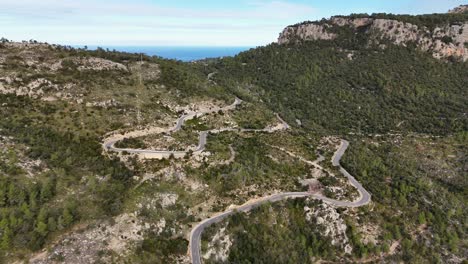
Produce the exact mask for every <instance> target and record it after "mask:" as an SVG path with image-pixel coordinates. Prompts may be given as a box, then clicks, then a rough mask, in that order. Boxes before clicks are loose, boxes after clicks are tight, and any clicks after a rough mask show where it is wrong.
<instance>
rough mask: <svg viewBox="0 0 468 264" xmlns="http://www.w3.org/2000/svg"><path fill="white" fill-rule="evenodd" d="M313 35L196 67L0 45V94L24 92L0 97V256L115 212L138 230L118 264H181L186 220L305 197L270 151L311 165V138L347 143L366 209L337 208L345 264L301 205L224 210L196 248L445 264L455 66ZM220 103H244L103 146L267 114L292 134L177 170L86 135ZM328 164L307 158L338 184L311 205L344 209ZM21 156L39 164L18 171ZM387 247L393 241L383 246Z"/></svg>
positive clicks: (457, 174)
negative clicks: (254, 201) (222, 235)
mask: <svg viewBox="0 0 468 264" xmlns="http://www.w3.org/2000/svg"><path fill="white" fill-rule="evenodd" d="M357 17H373V18H388V19H397V20H400V21H404V22H409V23H413V24H416V25H418V26H420V27H422V26H426V27H427V28H430V29H433V28H435V27H436V26H440V25H443V24H455V23H457V22H459V21H466V20H467V14H453V15H424V16H404V15H403V16H402V15H387V14H373V15H371V16H369V15H359V14H358V15H352V16H351V18H357ZM322 22H324V21H322ZM317 23H321V22H317ZM328 30H329V31H331V32H334V33H338V36H339V37H338V38H336V39H334V40H330V41H313V42H312V41H308V42H298V43H295V44H288V45H277V44H271V45H268V46H266V47H260V48H256V49H252V50H249V51H246V52H243V53H241V54H239V55H238V56H236V57H233V58H223V59H222V60H221V59H212V60H206V61H203V62H196V63H182V62H179V61H174V60H164V59H161V58H158V57H148V56H141V55H140V54H128V53H122V52H115V51H107V50H103V49H98V50H96V51H87V50H83V49H72V48H69V47H61V46H58V47H53V46H46V45H37V46H33V47H14V46H12V45H10V44H9V43H6V40H0V41H1V42H4V43H2V44H0V55H1V56H2V57H1V58H2V59H4V60H2V63H1V67H0V73H1V75H2V77H3V76H4V77H5V78H2V79H1V80H0V85H2V87H3V86H5V87H7V88H8V89H10V88H11V89H18V90H19V89H23V88H24V89H26V88H27V89H29V90H28V91H27V92H29V93H31V94H30V95H29V96H15V95H0V105H1V108H0V114H1V116H2V118H1V119H0V136H1V138H0V139H3V138H8V142H7V143H8V144H7V143H5V146H7V147H6V148H5V150H2V151H0V253H1V255H2V257H1V258H0V262H1V261H5V262H12V260H17V259H23V258H24V259H26V258H28V257H29V255H30V253H31V252H32V251H36V250H40V249H42V248H44V247H46V246H48V245H50V243H51V242H52V241H55V240H57V239H58V238H59V237H61V236H64V237H66V236H67V232H70V231H71V230H72V228H74V227H76V226H78V224H82V223H90V222H91V223H95V222H99V221H100V220H108V221H110V222H112V221H111V220H113V219H115V218H114V217H115V216H117V215H121V214H122V213H128V212H132V213H134V212H136V214H137V217H138V218H139V220H141V221H142V223H144V224H149V225H150V228H147V229H145V230H147V231H146V232H145V233H144V234H142V235H141V238H142V239H141V240H139V241H137V242H136V243H134V244H132V246H133V247H132V248H131V252H130V254H129V255H128V256H125V257H123V258H125V260H124V261H127V262H131V263H171V262H177V261H179V260H180V258H181V257H183V256H184V255H185V253H186V252H187V246H188V242H187V240H186V234H187V233H188V232H189V231H190V229H191V228H192V227H193V224H194V223H196V222H199V221H201V220H202V219H204V218H206V217H208V216H209V215H211V214H212V213H214V212H218V211H224V210H225V209H226V208H227V206H228V205H230V204H242V203H244V202H245V201H247V200H248V199H250V198H253V197H259V196H265V195H266V194H269V193H272V192H279V191H301V190H305V189H306V188H307V187H306V186H300V184H299V181H300V180H301V179H306V178H307V179H310V178H312V174H313V172H312V167H311V166H310V165H307V164H306V163H304V162H302V161H300V160H299V159H298V158H297V157H296V158H294V157H292V156H291V155H288V154H287V153H286V152H285V151H283V150H280V149H278V148H283V149H285V150H287V151H289V152H290V153H294V154H296V155H298V156H300V157H303V158H304V159H307V160H311V161H312V160H315V159H316V158H317V155H318V153H317V148H319V144H321V138H323V137H324V136H329V135H337V136H338V137H343V138H347V139H348V140H349V141H351V147H350V149H349V150H348V152H347V153H346V155H345V156H344V159H343V164H344V167H346V169H347V170H349V172H350V173H352V174H353V175H355V176H356V178H357V179H358V180H359V181H360V182H361V183H362V184H363V186H365V188H366V189H368V190H369V192H370V193H371V194H372V204H371V205H370V206H366V207H364V208H357V209H344V208H342V209H336V212H337V213H338V215H339V217H340V218H342V219H343V220H344V221H345V222H344V223H345V225H346V227H347V229H346V230H347V231H346V234H347V237H348V238H349V244H350V246H351V247H352V249H353V250H352V253H351V254H345V253H344V250H343V248H342V246H343V245H332V243H331V240H332V239H331V238H330V236H327V235H325V234H324V230H322V228H321V227H320V226H319V225H318V224H317V219H315V218H314V217H312V220H311V221H310V222H309V220H307V219H306V215H305V214H306V213H305V211H304V207H305V206H308V207H310V208H317V207H320V206H322V205H321V204H320V202H318V201H314V200H311V201H309V200H307V199H298V200H288V201H285V202H280V203H275V204H272V205H270V204H267V205H265V206H261V207H260V208H257V209H256V210H254V211H252V212H251V213H250V214H235V215H234V216H232V217H231V218H229V219H228V220H227V221H225V222H223V223H220V224H219V225H215V226H212V227H211V228H210V229H209V230H207V232H206V233H204V237H203V239H204V244H206V241H207V240H211V238H212V236H213V234H214V233H215V232H216V231H217V229H218V228H219V227H220V226H227V232H228V234H229V236H230V237H231V238H232V241H233V245H232V247H231V249H230V251H229V258H228V262H234V263H253V262H259V263H298V262H301V263H313V262H315V261H318V260H320V259H322V260H325V261H333V262H353V261H357V260H366V261H376V262H380V261H387V262H400V261H403V262H408V263H439V262H447V260H449V259H452V258H453V259H455V258H460V259H462V258H463V257H464V255H466V248H467V242H466V241H467V238H466V224H465V222H466V221H465V220H466V218H467V216H468V214H467V210H466V208H465V207H466V206H465V205H466V204H467V202H468V201H467V199H466V198H467V190H468V186H467V183H466V162H467V160H466V156H467V153H466V149H468V143H467V134H466V131H467V130H468V118H467V116H466V109H467V105H468V94H467V89H466V87H468V79H467V78H465V76H466V72H468V64H467V63H463V62H457V61H456V60H450V61H442V60H436V59H434V58H433V57H432V56H431V54H428V53H424V52H422V51H419V50H418V49H416V47H415V45H414V44H412V43H408V45H407V46H406V47H403V46H395V45H393V44H392V43H390V41H388V40H382V41H381V42H380V44H384V45H385V48H382V47H381V46H378V45H375V44H372V43H373V42H372V41H371V39H372V37H373V36H371V35H370V34H365V33H363V29H362V28H358V29H352V28H350V27H337V26H334V27H331V28H329V29H328ZM441 40H442V41H443V42H445V43H452V42H453V39H451V38H449V37H445V38H441ZM24 50H26V51H27V52H23V51H24ZM351 55H352V56H351ZM98 58H102V59H106V60H99V59H98ZM107 60H109V61H107ZM141 60H142V61H143V62H142V63H141V62H140V61H141ZM96 61H99V63H97V62H96ZM102 65H105V66H102ZM106 65H107V66H106ZM109 65H110V66H109ZM102 67H104V68H102ZM106 67H110V68H106ZM214 72H216V74H214V75H213V74H211V75H210V73H214ZM208 75H210V76H211V77H210V78H208ZM28 87H29V88H28ZM31 87H32V88H31ZM235 95H236V96H238V97H239V98H241V99H242V100H244V103H243V104H241V105H240V106H239V108H238V109H236V110H233V111H232V112H229V113H222V112H218V113H214V114H211V115H207V116H204V117H202V118H194V119H192V120H189V121H187V122H186V123H185V126H184V128H183V129H182V130H180V131H178V132H176V133H172V134H171V135H170V136H171V137H173V138H172V139H170V138H165V136H167V135H166V134H158V135H148V136H145V137H140V138H134V139H127V140H123V141H121V142H118V143H117V144H116V146H117V147H122V148H126V147H131V148H147V147H148V146H151V147H154V148H159V147H161V148H162V149H169V150H185V149H186V148H187V146H189V145H195V144H196V143H197V142H198V132H199V131H205V130H207V129H211V128H223V127H228V126H235V125H238V127H241V128H253V129H262V128H264V127H266V126H269V125H274V124H276V123H277V122H278V121H277V119H276V117H275V115H274V113H276V112H277V113H279V114H280V115H281V117H284V118H285V120H286V121H287V122H288V123H289V124H290V125H292V126H293V129H291V130H288V131H278V132H275V133H271V134H270V133H242V132H239V131H235V132H226V133H220V134H213V135H211V134H210V135H209V136H208V143H207V151H206V152H205V153H204V154H206V155H205V156H197V157H194V158H193V159H192V160H190V162H189V158H191V155H187V157H186V158H184V159H181V160H177V159H174V158H170V159H165V160H161V161H154V160H151V161H139V160H137V159H136V158H128V159H125V160H124V162H123V161H120V160H118V159H117V157H116V155H113V154H112V153H104V154H103V148H102V145H101V143H102V139H103V138H104V137H105V135H106V134H107V133H109V132H112V131H116V130H117V131H118V132H122V133H124V132H127V131H129V130H132V129H135V128H137V127H138V128H142V127H145V126H150V125H151V126H158V125H161V126H162V127H167V123H168V120H174V119H175V118H177V117H178V116H179V114H180V113H175V111H172V110H171V109H174V106H176V105H189V104H194V103H195V104H196V103H197V102H200V101H205V102H206V101H211V102H212V101H216V102H217V103H225V104H231V103H232V99H233V98H234V96H235ZM138 113H140V114H138ZM137 117H141V118H137ZM366 135H367V136H366ZM165 139H166V141H165ZM0 143H2V144H3V142H0ZM208 152H209V153H210V154H209V155H208ZM331 152H332V150H330V149H328V150H325V149H324V150H323V151H322V153H321V154H323V155H324V156H325V157H326V159H327V161H326V162H322V163H321V166H323V167H325V168H326V169H328V170H330V171H331V172H333V173H335V174H337V176H338V177H336V178H335V177H331V176H329V175H328V174H326V173H324V175H325V176H324V177H322V178H320V179H319V181H320V183H321V185H323V186H322V187H323V193H324V194H325V195H327V196H331V197H332V195H333V193H332V191H331V187H337V186H338V187H342V188H343V189H344V193H343V194H342V196H344V197H347V198H350V197H352V196H353V195H355V194H356V191H355V190H354V189H353V188H351V187H349V186H343V183H341V182H340V179H339V177H340V176H339V175H338V173H337V171H336V170H337V169H336V168H332V166H331V165H330V162H329V160H330V158H331V155H332V153H331ZM231 157H233V159H232V160H231ZM25 160H28V161H41V162H40V163H41V164H43V165H42V166H41V167H40V168H25V167H26V166H25V165H24V163H25ZM225 161H229V162H225ZM30 171H33V172H34V173H30ZM319 174H320V173H319ZM168 193H169V194H174V195H175V196H174V197H176V198H175V199H176V201H172V200H171V199H172V198H170V197H169V198H167V197H166V198H167V199H168V200H166V201H165V202H166V204H165V205H163V202H162V200H161V199H162V198H161V197H160V196H159V195H160V194H168ZM333 210H334V209H333ZM160 221H163V222H160ZM162 223H163V224H162ZM159 225H161V226H162V227H161V228H160V227H159ZM369 226H372V227H375V230H374V231H375V234H374V240H368V239H367V235H368V234H366V231H365V230H366V227H369ZM73 232H75V231H73ZM392 245H399V247H396V248H393V249H392V250H393V251H392V250H390V248H391V246H392ZM101 253H102V255H104V254H106V252H101ZM101 253H100V254H101ZM113 254H115V255H119V253H118V252H110V253H109V255H110V256H112V257H114V255H113ZM119 257H120V256H118V257H117V258H119ZM57 260H65V257H63V256H57ZM211 262H213V261H211Z"/></svg>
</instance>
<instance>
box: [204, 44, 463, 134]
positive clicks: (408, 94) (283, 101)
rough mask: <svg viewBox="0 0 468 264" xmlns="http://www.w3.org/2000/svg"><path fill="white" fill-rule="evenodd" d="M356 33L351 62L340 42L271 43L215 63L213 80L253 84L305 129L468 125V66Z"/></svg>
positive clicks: (436, 129) (437, 129)
mask: <svg viewBox="0 0 468 264" xmlns="http://www.w3.org/2000/svg"><path fill="white" fill-rule="evenodd" d="M344 38H345V37H344ZM356 38H357V37H355V39H354V40H353V38H351V39H348V41H349V42H351V43H350V44H349V45H352V48H353V49H355V48H357V49H358V50H356V51H355V59H353V60H349V59H348V58H347V57H346V56H347V54H346V53H345V52H342V51H339V50H337V45H339V44H340V43H339V42H340V41H342V40H337V42H338V43H335V42H332V41H317V42H305V43H301V44H297V45H296V44H295V45H288V46H279V45H276V44H272V45H269V46H267V47H262V48H258V49H255V50H251V51H248V52H244V53H241V54H240V55H238V56H237V57H235V58H232V59H224V60H222V61H219V62H218V63H217V64H214V65H213V67H215V68H217V69H218V71H219V73H218V74H217V75H216V76H215V78H218V79H217V82H218V83H225V84H226V85H227V86H229V85H230V84H231V83H232V82H234V83H236V87H237V86H238V85H243V86H249V87H251V88H249V90H250V93H252V94H254V95H257V96H258V97H259V98H262V99H263V100H264V101H265V102H266V103H267V104H268V105H269V106H270V107H271V108H272V109H277V111H278V112H279V113H281V114H282V116H284V117H285V118H286V120H287V121H289V123H290V124H294V123H295V122H294V121H295V120H296V119H299V120H301V121H302V124H303V127H304V128H306V129H316V128H317V125H319V126H320V127H323V128H325V129H326V130H327V131H332V132H335V133H336V132H339V133H345V132H355V133H387V132H389V131H394V130H397V131H414V132H425V133H437V134H447V133H452V132H456V131H463V130H466V129H467V128H468V121H467V119H466V117H464V116H463V113H464V109H465V108H466V107H465V106H466V105H467V104H468V102H467V98H468V96H467V94H466V89H465V87H467V85H468V83H467V80H466V79H463V78H459V76H463V75H464V73H465V72H466V71H467V65H468V64H466V63H455V64H448V63H446V62H442V61H438V60H435V59H433V58H432V57H431V56H430V55H429V54H425V53H421V52H418V51H415V50H414V48H413V47H408V48H403V47H397V46H393V45H390V46H389V47H388V48H387V49H385V50H381V49H378V48H375V49H374V48H371V49H365V48H364V47H365V46H366V45H362V44H358V43H360V41H361V40H359V39H356ZM341 44H346V43H341ZM360 46H361V47H360ZM342 48H347V47H342ZM225 80H228V81H225Z"/></svg>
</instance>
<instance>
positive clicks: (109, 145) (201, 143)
mask: <svg viewBox="0 0 468 264" xmlns="http://www.w3.org/2000/svg"><path fill="white" fill-rule="evenodd" d="M241 103H242V100H241V99H239V98H237V97H236V99H235V100H234V103H232V104H231V105H228V106H225V107H214V108H211V109H210V110H206V111H199V112H191V113H188V114H184V115H182V116H181V117H179V118H178V119H177V121H176V125H175V126H174V127H173V128H169V129H163V128H157V129H156V130H155V131H151V130H141V131H132V132H130V133H128V134H126V135H119V134H117V135H113V136H111V137H109V138H107V139H105V140H104V143H103V144H102V145H103V148H104V150H105V151H114V152H118V153H122V152H126V153H129V154H137V155H140V157H143V158H147V159H153V158H154V159H163V158H169V157H170V156H174V157H175V158H182V157H184V156H185V155H187V154H188V153H189V152H190V151H189V150H185V151H170V150H149V149H133V148H118V147H116V146H115V144H116V143H117V142H119V141H122V140H124V139H128V138H135V137H141V136H144V135H149V134H157V133H174V132H177V131H179V130H181V129H182V126H183V125H184V123H185V121H187V120H190V119H193V118H195V117H200V116H202V115H205V114H210V113H215V112H219V111H229V110H234V109H235V108H236V107H237V106H238V105H239V104H241ZM276 117H277V118H278V121H279V124H278V125H277V126H275V127H266V128H264V129H243V128H231V127H229V128H221V129H212V130H207V131H201V132H199V137H198V145H197V147H196V148H195V149H194V150H192V153H194V154H199V153H201V152H203V151H204V150H205V146H206V142H207V138H208V134H209V133H212V134H217V133H221V132H228V131H231V132H266V133H273V132H275V131H278V130H283V129H289V125H288V124H287V123H286V122H285V121H284V120H283V119H281V117H280V116H279V115H278V114H276ZM139 132H141V133H139Z"/></svg>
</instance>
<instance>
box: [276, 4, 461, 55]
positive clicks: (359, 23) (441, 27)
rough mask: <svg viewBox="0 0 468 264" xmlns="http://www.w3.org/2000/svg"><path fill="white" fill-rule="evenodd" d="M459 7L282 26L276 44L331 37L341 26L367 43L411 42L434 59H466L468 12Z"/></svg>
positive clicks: (359, 16) (335, 34) (332, 37)
mask: <svg viewBox="0 0 468 264" xmlns="http://www.w3.org/2000/svg"><path fill="white" fill-rule="evenodd" d="M466 8H467V6H461V7H458V8H456V9H454V10H452V11H451V12H452V13H449V14H433V15H422V16H407V15H387V14H373V15H367V14H358V15H351V16H335V17H332V18H330V19H328V20H322V21H307V22H303V23H300V24H296V25H292V26H288V27H286V28H285V29H284V30H283V32H281V34H280V36H279V38H278V43H279V44H288V43H297V42H301V41H314V40H334V39H337V38H339V37H342V36H341V35H340V31H342V28H344V27H349V28H351V29H352V30H353V31H355V33H359V34H367V35H369V44H376V45H379V46H380V47H381V48H385V47H386V46H385V45H384V44H385V41H384V40H390V42H391V43H393V44H396V45H401V46H407V45H409V44H410V43H415V44H416V45H417V47H418V48H419V49H421V50H423V51H426V52H430V53H432V55H433V56H434V57H435V58H437V59H447V58H455V59H459V60H462V61H467V60H468V13H465V11H463V10H466Z"/></svg>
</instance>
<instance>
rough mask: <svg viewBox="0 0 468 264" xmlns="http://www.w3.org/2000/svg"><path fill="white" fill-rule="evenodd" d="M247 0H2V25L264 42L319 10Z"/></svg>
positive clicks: (94, 39) (26, 30)
mask: <svg viewBox="0 0 468 264" xmlns="http://www.w3.org/2000/svg"><path fill="white" fill-rule="evenodd" d="M245 1H247V2H245V3H244V4H243V5H242V4H240V6H242V7H240V8H236V9H229V8H221V7H219V6H215V7H210V8H201V7H198V8H188V7H187V8H184V7H171V6H167V4H166V5H165V6H163V5H161V4H154V3H150V2H148V1H145V0H134V1H133V2H130V0H120V1H107V0H80V1H71V0H20V1H11V0H8V1H7V0H0V6H1V9H0V18H2V19H0V27H1V28H2V33H1V34H5V35H4V36H5V37H7V38H12V39H15V40H21V39H30V38H36V39H38V40H41V41H49V42H59V43H64V44H65V43H70V44H75V43H76V44H86V43H88V44H101V43H102V44H106V45H112V44H118V43H115V41H117V40H118V41H119V43H121V42H125V43H127V44H132V45H137V44H142V42H144V43H145V45H157V44H160V43H171V41H172V42H174V43H175V42H177V43H180V42H181V41H182V40H184V41H185V42H186V45H189V44H190V43H193V45H212V44H213V45H214V44H216V45H260V44H267V43H269V42H271V41H274V40H275V38H276V37H277V35H278V33H279V32H280V31H281V30H282V28H283V27H284V26H286V25H288V24H290V23H295V22H298V21H301V20H304V19H305V18H308V17H310V16H312V13H313V12H315V10H314V9H313V8H311V7H310V6H308V5H303V4H296V3H292V2H288V1H287V0H256V1H255V0H245ZM220 6H223V5H221V4H220ZM5 18H9V19H5Z"/></svg>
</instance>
